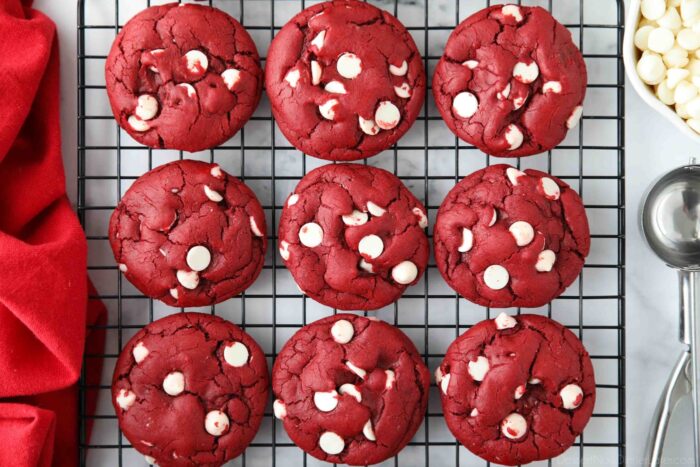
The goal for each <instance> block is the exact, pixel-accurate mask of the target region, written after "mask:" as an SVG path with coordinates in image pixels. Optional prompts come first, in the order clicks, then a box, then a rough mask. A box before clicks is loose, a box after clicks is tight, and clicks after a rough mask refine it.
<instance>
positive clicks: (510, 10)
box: [501, 5, 523, 23]
mask: <svg viewBox="0 0 700 467" xmlns="http://www.w3.org/2000/svg"><path fill="white" fill-rule="evenodd" d="M501 14H503V16H511V17H513V19H514V20H515V21H516V22H517V23H519V22H521V21H522V20H523V14H522V13H521V12H520V8H519V7H518V5H504V6H503V8H501Z"/></svg>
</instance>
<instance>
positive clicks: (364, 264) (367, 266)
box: [360, 258, 374, 274]
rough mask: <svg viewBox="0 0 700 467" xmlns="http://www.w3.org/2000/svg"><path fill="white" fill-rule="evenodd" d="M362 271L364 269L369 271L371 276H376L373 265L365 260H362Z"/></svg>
mask: <svg viewBox="0 0 700 467" xmlns="http://www.w3.org/2000/svg"><path fill="white" fill-rule="evenodd" d="M360 269H362V270H363V271H367V272H368V273H370V274H374V267H373V266H372V264H371V263H368V262H367V261H365V259H364V258H362V259H361V260H360Z"/></svg>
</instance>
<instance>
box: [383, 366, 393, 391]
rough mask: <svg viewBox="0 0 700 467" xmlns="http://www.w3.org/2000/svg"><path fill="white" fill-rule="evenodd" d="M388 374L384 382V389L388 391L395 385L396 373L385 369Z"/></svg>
mask: <svg viewBox="0 0 700 467" xmlns="http://www.w3.org/2000/svg"><path fill="white" fill-rule="evenodd" d="M384 374H385V375H386V381H385V382H384V389H386V390H387V391H388V390H389V389H391V388H393V387H394V382H395V381H396V373H394V371H393V370H384Z"/></svg>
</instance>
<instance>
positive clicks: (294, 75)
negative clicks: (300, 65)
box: [284, 69, 301, 88]
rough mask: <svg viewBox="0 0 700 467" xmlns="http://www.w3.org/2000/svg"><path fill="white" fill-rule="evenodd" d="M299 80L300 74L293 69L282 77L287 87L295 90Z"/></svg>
mask: <svg viewBox="0 0 700 467" xmlns="http://www.w3.org/2000/svg"><path fill="white" fill-rule="evenodd" d="M300 78H301V73H300V72H299V70H297V69H294V70H289V71H288V72H287V74H286V75H285V77H284V80H285V81H286V82H287V83H289V85H290V86H291V87H292V88H296V87H297V84H298V83H299V79H300Z"/></svg>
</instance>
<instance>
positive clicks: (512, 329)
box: [435, 313, 595, 465]
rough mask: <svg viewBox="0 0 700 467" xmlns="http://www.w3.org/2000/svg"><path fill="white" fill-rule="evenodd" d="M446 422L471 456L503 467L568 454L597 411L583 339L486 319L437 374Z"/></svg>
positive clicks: (557, 329)
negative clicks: (476, 456) (595, 409)
mask: <svg viewBox="0 0 700 467" xmlns="http://www.w3.org/2000/svg"><path fill="white" fill-rule="evenodd" d="M435 378H436V380H437V384H438V386H439V387H440V389H441V391H440V396H441V399H442V408H443V412H444V415H445V421H446V422H447V426H448V427H449V428H450V431H451V432H452V434H453V435H454V436H455V437H456V438H457V439H458V440H459V442H460V443H462V444H463V445H464V446H465V447H467V448H468V449H469V450H470V451H471V452H473V453H474V454H476V455H478V456H480V457H482V458H483V459H486V460H487V461H490V462H494V463H496V464H503V465H517V464H527V463H529V462H532V461H537V460H545V459H550V458H552V457H555V456H558V455H559V454H561V453H562V452H564V451H566V450H567V449H568V448H569V447H570V446H571V445H572V444H573V443H574V441H575V440H576V437H577V436H579V435H580V434H581V433H582V432H583V429H584V428H585V426H586V424H587V423H588V420H589V419H590V418H591V414H592V413H593V406H594V405H595V380H594V377H593V365H592V364H591V359H590V358H589V356H588V352H586V349H585V348H584V347H583V344H582V343H581V341H580V340H579V339H578V338H577V337H576V336H575V335H574V333H572V332H571V331H569V330H568V329H566V328H565V327H564V326H562V325H561V324H559V323H557V322H556V321H552V320H551V319H548V318H546V317H544V316H537V315H520V316H515V317H512V316H508V315H506V314H505V313H501V315H499V316H498V317H497V318H496V319H494V320H486V321H482V322H480V323H479V324H477V325H475V326H473V327H472V328H470V329H469V330H468V331H467V332H465V333H464V334H462V335H461V336H459V337H458V338H457V340H455V341H454V342H452V344H450V347H449V349H448V350H447V355H445V359H444V360H443V361H442V364H441V365H440V367H439V368H438V369H437V370H436V372H435Z"/></svg>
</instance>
